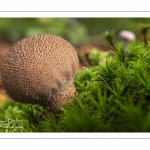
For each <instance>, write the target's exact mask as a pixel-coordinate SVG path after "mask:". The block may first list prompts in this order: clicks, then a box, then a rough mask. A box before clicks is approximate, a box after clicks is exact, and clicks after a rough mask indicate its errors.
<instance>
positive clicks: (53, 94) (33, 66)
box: [1, 34, 79, 113]
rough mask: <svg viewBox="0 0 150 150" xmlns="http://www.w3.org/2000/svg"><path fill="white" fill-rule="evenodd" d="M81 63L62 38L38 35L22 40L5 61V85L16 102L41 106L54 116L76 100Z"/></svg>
mask: <svg viewBox="0 0 150 150" xmlns="http://www.w3.org/2000/svg"><path fill="white" fill-rule="evenodd" d="M78 67H79V60H78V56H77V53H76V51H75V49H74V48H73V47H72V45H71V44H70V43H69V42H67V41H66V40H64V39H63V38H61V37H58V36H55V35H51V34H38V35H34V36H30V37H27V38H25V39H22V40H21V41H18V42H17V43H16V44H14V46H13V47H12V48H11V49H10V51H9V52H8V54H7V56H6V57H5V60H4V62H3V65H2V68H1V73H2V84H3V87H4V89H5V91H6V92H7V94H8V95H9V97H10V98H12V99H13V100H14V101H17V102H22V103H31V104H40V105H42V106H43V107H45V108H46V109H47V110H49V111H50V112H53V113H58V112H59V111H60V107H61V106H64V105H65V104H66V102H67V101H68V100H69V99H71V98H73V97H74V94H75V92H76V89H75V86H74V82H73V79H74V76H75V73H76V71H77V70H78Z"/></svg>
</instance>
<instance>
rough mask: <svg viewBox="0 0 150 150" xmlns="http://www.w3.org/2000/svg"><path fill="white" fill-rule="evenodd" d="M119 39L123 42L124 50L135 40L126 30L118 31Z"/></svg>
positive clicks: (132, 34) (133, 35) (131, 33)
mask: <svg viewBox="0 0 150 150" xmlns="http://www.w3.org/2000/svg"><path fill="white" fill-rule="evenodd" d="M119 38H120V39H121V40H122V41H123V43H124V47H125V48H127V47H128V44H129V42H131V41H135V40H136V36H135V34H134V33H133V32H131V31H128V30H122V31H120V32H119Z"/></svg>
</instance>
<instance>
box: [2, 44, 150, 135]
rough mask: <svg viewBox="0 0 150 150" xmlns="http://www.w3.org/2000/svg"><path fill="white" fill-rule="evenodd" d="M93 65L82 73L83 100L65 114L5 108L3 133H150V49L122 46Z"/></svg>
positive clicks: (14, 106) (77, 100) (9, 104)
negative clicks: (102, 60)
mask: <svg viewBox="0 0 150 150" xmlns="http://www.w3.org/2000/svg"><path fill="white" fill-rule="evenodd" d="M96 58H97V57H96ZM92 59H93V60H94V64H95V65H94V66H93V67H91V68H85V69H84V70H83V71H79V72H78V73H77V75H76V78H75V81H74V82H75V85H76V88H77V91H78V95H77V96H76V97H75V100H72V101H70V102H68V103H67V105H66V106H65V107H63V108H61V109H62V113H61V114H58V115H53V114H50V113H48V112H47V111H46V110H45V109H44V108H42V107H41V106H39V105H29V104H21V103H16V102H12V101H10V102H5V103H1V105H0V132H148V131H150V43H148V45H147V46H145V45H144V44H138V43H135V42H134V43H131V44H130V46H129V47H128V48H127V49H124V47H123V44H119V45H117V46H116V50H115V51H114V52H113V55H112V53H111V57H109V58H108V59H106V62H105V63H104V62H103V64H101V63H99V62H97V64H96V62H95V58H94V57H92ZM93 60H91V61H93Z"/></svg>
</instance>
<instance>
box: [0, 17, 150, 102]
mask: <svg viewBox="0 0 150 150" xmlns="http://www.w3.org/2000/svg"><path fill="white" fill-rule="evenodd" d="M149 22H150V18H0V66H1V65H2V62H3V60H4V58H5V56H6V54H7V52H8V51H9V49H10V48H11V47H12V45H13V44H14V43H15V42H17V41H18V40H20V39H22V38H25V37H27V36H30V35H34V34H39V33H50V34H55V35H58V36H61V37H63V38H64V39H66V40H67V41H69V42H70V43H71V44H72V45H73V46H74V47H75V49H76V50H77V53H78V55H79V59H80V69H82V68H83V67H84V66H85V67H89V66H92V65H97V62H94V61H95V59H96V58H94V59H93V60H94V61H93V62H91V61H89V58H92V57H97V56H98V55H97V51H99V52H102V53H99V58H98V59H103V57H105V58H106V56H107V54H108V53H109V51H110V50H112V49H113V47H114V45H115V44H116V43H118V42H129V41H133V40H136V41H138V42H145V43H146V42H147V40H149V39H150V37H149V34H148V32H149V30H148V29H149ZM122 31H127V33H122ZM126 34H127V35H126ZM91 51H94V54H95V53H96V55H95V56H93V55H88V57H87V54H89V53H90V52H91ZM103 52H105V53H103ZM0 86H1V85H0ZM1 92H3V89H2V88H1ZM0 99H2V98H1V97H0Z"/></svg>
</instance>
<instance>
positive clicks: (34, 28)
mask: <svg viewBox="0 0 150 150" xmlns="http://www.w3.org/2000/svg"><path fill="white" fill-rule="evenodd" d="M149 22H150V19H149V18H0V37H5V38H7V39H9V40H10V41H12V42H16V41H17V40H20V39H22V38H24V37H26V36H30V35H33V34H39V33H50V34H56V35H59V36H62V37H64V38H66V40H68V41H70V42H71V43H72V44H73V45H75V46H76V45H82V44H85V43H89V42H91V40H92V37H93V36H99V37H102V36H103V33H104V32H105V31H111V32H114V36H115V37H116V38H118V33H119V32H120V31H121V30H130V31H133V32H134V33H135V34H136V35H137V39H139V40H141V38H142V37H141V33H142V25H143V24H149ZM99 40H101V38H99Z"/></svg>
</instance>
